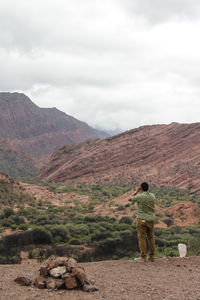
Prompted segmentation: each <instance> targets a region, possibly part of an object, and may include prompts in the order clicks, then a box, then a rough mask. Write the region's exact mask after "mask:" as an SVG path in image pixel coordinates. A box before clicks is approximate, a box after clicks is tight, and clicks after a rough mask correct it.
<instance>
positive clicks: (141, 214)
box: [128, 182, 155, 262]
mask: <svg viewBox="0 0 200 300" xmlns="http://www.w3.org/2000/svg"><path fill="white" fill-rule="evenodd" d="M148 189H149V185H148V183H146V182H143V183H142V184H141V186H140V188H139V187H137V188H136V191H135V192H134V194H133V196H132V197H131V198H130V199H128V200H129V201H132V204H134V203H135V202H137V226H136V228H137V235H138V241H139V248H140V258H138V259H136V260H137V261H142V262H144V261H146V237H147V239H148V242H149V260H150V261H152V262H153V261H154V253H155V241H154V222H155V213H154V201H155V196H154V194H152V193H149V191H148Z"/></svg>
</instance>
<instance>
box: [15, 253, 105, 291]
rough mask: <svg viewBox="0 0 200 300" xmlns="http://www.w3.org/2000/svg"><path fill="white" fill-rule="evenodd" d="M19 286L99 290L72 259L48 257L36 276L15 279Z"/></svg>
mask: <svg viewBox="0 0 200 300" xmlns="http://www.w3.org/2000/svg"><path fill="white" fill-rule="evenodd" d="M15 282H16V283H18V284H20V285H26V286H28V285H33V286H36V287H37V288H39V289H44V288H47V289H52V290H58V289H67V290H72V289H82V290H83V291H84V292H94V291H97V290H99V289H98V288H97V287H96V286H95V285H94V282H93V281H90V280H88V279H87V276H86V272H85V270H84V268H83V267H82V266H80V265H79V264H78V263H77V261H76V260H75V259H73V258H67V257H52V256H51V257H50V258H49V259H48V260H47V261H46V262H45V263H44V264H43V265H42V266H41V268H40V269H39V272H38V274H37V276H35V277H34V278H32V279H31V276H27V277H17V278H16V279H15Z"/></svg>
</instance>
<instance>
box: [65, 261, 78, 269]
mask: <svg viewBox="0 0 200 300" xmlns="http://www.w3.org/2000/svg"><path fill="white" fill-rule="evenodd" d="M77 265H78V263H77V261H76V260H75V259H74V258H69V259H68V261H67V263H66V267H67V270H69V271H70V270H72V268H75V267H76V266H77Z"/></svg>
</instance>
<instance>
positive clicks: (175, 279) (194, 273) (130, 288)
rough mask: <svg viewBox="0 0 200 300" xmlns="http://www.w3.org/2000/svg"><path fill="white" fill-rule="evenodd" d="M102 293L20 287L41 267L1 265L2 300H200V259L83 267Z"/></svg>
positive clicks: (87, 264) (102, 264) (113, 263)
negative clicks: (21, 278)
mask: <svg viewBox="0 0 200 300" xmlns="http://www.w3.org/2000/svg"><path fill="white" fill-rule="evenodd" d="M81 265H82V266H83V267H84V268H85V270H86V272H87V275H88V278H89V279H93V280H95V283H96V285H97V286H98V287H99V291H97V292H94V293H85V292H83V291H80V290H71V291H70V290H69V291H68V290H58V291H54V290H46V289H44V290H43V289H37V288H35V287H25V286H20V285H18V284H17V283H15V282H14V279H15V278H16V277H17V276H24V275H33V274H34V272H36V271H38V270H39V268H40V266H41V264H33V265H32V264H27V265H0V274H1V277H0V300H10V299H15V300H33V299H40V300H43V299H56V300H64V299H65V300H66V299H70V300H86V299H87V300H88V299H95V300H105V299H107V300H112V299H113V300H146V299H151V300H161V299H168V300H169V299H170V300H180V299H185V300H186V299H187V300H190V299H191V300H194V299H195V300H198V299H199V300H200V284H199V282H200V257H187V258H162V259H156V260H155V262H153V263H151V262H148V263H142V262H135V261H131V260H129V261H123V260H120V261H101V262H92V263H83V264H81Z"/></svg>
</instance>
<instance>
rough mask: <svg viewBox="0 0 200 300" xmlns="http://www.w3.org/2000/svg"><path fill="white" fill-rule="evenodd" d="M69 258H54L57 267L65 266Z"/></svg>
mask: <svg viewBox="0 0 200 300" xmlns="http://www.w3.org/2000/svg"><path fill="white" fill-rule="evenodd" d="M68 260H69V258H68V257H64V256H58V257H56V262H57V263H58V265H59V266H66V265H67V262H68Z"/></svg>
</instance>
